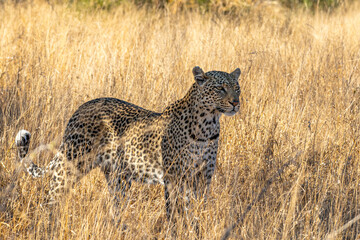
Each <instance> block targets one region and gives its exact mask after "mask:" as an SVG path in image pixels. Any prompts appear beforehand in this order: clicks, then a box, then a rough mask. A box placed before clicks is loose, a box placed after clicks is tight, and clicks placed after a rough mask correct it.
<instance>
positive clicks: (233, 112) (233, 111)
mask: <svg viewBox="0 0 360 240" xmlns="http://www.w3.org/2000/svg"><path fill="white" fill-rule="evenodd" d="M237 112H238V111H235V110H231V111H230V112H224V115H225V116H228V117H231V116H234V115H235V114H236V113H237Z"/></svg>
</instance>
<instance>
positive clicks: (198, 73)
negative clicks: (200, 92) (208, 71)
mask: <svg viewBox="0 0 360 240" xmlns="http://www.w3.org/2000/svg"><path fill="white" fill-rule="evenodd" d="M192 72H193V74H194V78H195V81H196V82H197V83H198V84H199V86H201V85H203V84H204V83H205V82H206V80H207V79H208V77H206V76H205V73H204V71H203V70H202V69H201V68H200V67H198V66H196V67H194V68H193V70H192Z"/></svg>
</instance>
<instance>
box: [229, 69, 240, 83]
mask: <svg viewBox="0 0 360 240" xmlns="http://www.w3.org/2000/svg"><path fill="white" fill-rule="evenodd" d="M240 74H241V70H240V68H237V69H235V70H234V71H233V72H232V73H230V75H231V76H233V77H234V78H235V80H236V81H238V80H239V77H240Z"/></svg>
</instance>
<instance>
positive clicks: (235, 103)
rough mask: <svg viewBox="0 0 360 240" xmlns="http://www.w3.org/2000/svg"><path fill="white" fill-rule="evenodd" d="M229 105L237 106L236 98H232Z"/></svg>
mask: <svg viewBox="0 0 360 240" xmlns="http://www.w3.org/2000/svg"><path fill="white" fill-rule="evenodd" d="M229 103H230V104H231V105H233V106H234V107H235V106H237V105H239V101H237V100H234V101H231V102H229Z"/></svg>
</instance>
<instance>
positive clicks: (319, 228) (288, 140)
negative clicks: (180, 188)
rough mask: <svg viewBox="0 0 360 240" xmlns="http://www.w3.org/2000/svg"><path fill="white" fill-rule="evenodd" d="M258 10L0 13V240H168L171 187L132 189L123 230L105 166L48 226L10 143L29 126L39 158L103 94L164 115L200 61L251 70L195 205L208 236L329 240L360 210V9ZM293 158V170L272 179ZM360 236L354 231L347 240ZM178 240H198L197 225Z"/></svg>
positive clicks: (13, 9) (38, 6) (16, 8)
mask: <svg viewBox="0 0 360 240" xmlns="http://www.w3.org/2000/svg"><path fill="white" fill-rule="evenodd" d="M258 8H259V9H255V10H253V12H252V13H250V14H249V15H248V16H246V17H242V18H232V19H228V18H227V17H225V16H219V15H217V16H213V15H211V14H205V15H202V14H199V13H197V12H196V11H192V12H190V11H189V12H186V11H185V12H181V13H180V12H178V13H175V14H172V13H171V12H162V13H159V12H155V11H146V10H143V9H137V8H136V7H133V6H130V5H121V6H120V7H119V8H117V9H116V10H113V11H111V12H98V13H85V12H81V11H74V10H73V9H71V8H67V7H64V6H59V5H52V6H51V5H49V4H47V3H46V2H42V1H33V2H31V3H27V4H18V5H12V4H3V5H1V8H0V110H1V111H0V187H1V192H0V200H1V202H0V239H25V238H29V239H49V238H55V239H115V238H122V239H154V238H158V239H163V238H165V237H166V236H167V235H166V234H167V231H168V226H167V222H166V217H165V208H164V200H163V190H162V187H161V186H147V185H140V184H134V185H133V186H132V188H131V189H130V191H129V193H128V196H127V198H129V200H128V201H127V206H124V208H123V210H122V213H121V221H122V223H121V225H120V227H117V226H115V225H114V224H113V223H112V222H111V219H110V217H109V208H110V207H111V206H110V203H109V201H108V199H109V198H110V196H109V195H108V192H107V187H106V184H105V181H104V177H103V176H102V175H101V173H100V171H96V170H95V171H93V172H92V173H91V174H89V175H88V176H87V177H85V178H83V179H82V180H81V182H80V183H79V184H78V185H77V186H76V187H75V189H74V190H73V191H72V192H71V193H70V194H68V195H66V196H64V199H63V200H62V201H61V205H60V207H59V208H58V209H55V210H54V211H53V215H52V216H53V217H54V218H55V219H56V222H55V224H49V211H50V210H49V208H47V207H46V206H44V199H45V198H46V197H45V195H46V191H47V190H48V179H46V178H45V179H35V180H34V179H31V177H29V176H27V175H26V174H23V173H19V174H17V173H16V169H17V168H18V167H19V166H18V164H17V162H16V151H15V149H14V144H13V143H14V137H15V134H16V133H17V131H18V130H20V129H27V130H29V131H30V132H31V133H32V143H31V149H35V148H36V147H37V146H39V145H40V144H43V143H49V142H51V141H54V140H55V144H57V145H58V144H59V139H60V138H61V135H62V133H63V132H64V128H65V125H66V121H67V120H68V119H69V117H70V116H71V114H72V113H73V112H74V111H75V110H76V108H77V107H78V106H79V105H80V104H82V103H84V102H85V101H88V100H90V99H93V98H97V97H104V96H111V97H116V98H120V99H123V100H126V101H129V102H132V103H135V104H137V105H140V106H142V107H145V108H148V109H152V110H155V111H161V110H162V109H164V107H165V106H166V105H167V104H169V103H171V102H173V101H174V100H176V99H178V98H180V97H182V96H183V95H184V94H185V93H186V91H187V89H188V88H189V87H190V85H191V84H192V82H193V78H192V74H191V69H192V68H193V67H194V66H196V65H199V66H201V67H202V68H203V69H204V70H205V71H208V70H223V71H232V70H234V69H235V68H236V67H240V68H241V70H242V75H241V80H240V85H241V89H242V93H241V112H240V113H239V114H237V115H236V116H235V117H231V118H227V117H223V118H222V120H221V123H222V127H221V137H220V140H221V144H220V152H219V155H218V164H217V170H216V174H215V176H214V178H213V182H212V185H211V192H210V194H209V197H208V205H207V206H206V207H205V208H203V207H202V203H201V202H200V203H197V204H195V205H194V208H195V211H197V213H198V216H199V218H200V220H199V221H200V223H201V230H202V234H203V235H202V236H203V238H204V239H219V238H221V236H222V234H223V233H224V231H225V229H226V228H227V227H229V226H231V225H232V224H233V223H235V222H237V221H238V220H239V218H241V217H242V216H244V218H243V221H240V222H239V224H238V225H236V226H235V227H234V230H233V231H232V235H231V238H232V239H323V238H325V237H326V236H327V234H329V233H331V232H333V231H335V230H337V229H340V228H341V227H342V226H344V224H346V223H347V222H349V221H350V220H351V219H352V218H354V217H356V216H357V215H358V214H360V196H359V190H360V159H359V157H360V155H359V151H360V146H359V143H360V142H359V136H360V79H359V77H360V69H359V61H360V44H359V39H360V31H359V26H360V12H359V11H358V10H356V9H359V8H357V7H354V8H353V10H349V11H347V12H344V11H339V12H338V13H334V14H332V15H330V16H329V15H326V14H318V15H315V16H313V15H308V14H306V13H297V14H294V13H291V12H287V11H286V10H284V9H281V8H278V7H276V6H275V7H274V6H264V5H260V6H258ZM295 155H298V157H297V158H296V162H297V164H294V165H292V166H291V167H289V168H286V169H285V170H284V171H283V172H282V173H281V174H279V176H276V173H277V172H278V169H279V168H281V167H282V165H283V164H284V163H285V162H287V161H288V160H289V159H292V158H294V156H295ZM51 157H52V153H51V152H45V153H41V154H40V155H39V156H38V158H37V159H35V161H36V162H37V163H38V164H39V165H41V166H43V165H45V164H46V163H48V162H49V160H50V158H51ZM274 174H275V176H276V178H275V179H274V182H273V184H272V185H270V186H268V188H267V191H266V192H265V193H264V194H263V196H262V197H261V198H260V199H259V200H258V201H255V202H254V205H253V206H252V209H251V210H250V211H248V212H247V214H246V215H243V213H244V212H245V211H246V208H247V207H248V206H249V204H251V202H252V201H253V200H254V199H256V197H257V196H258V194H259V193H260V192H261V189H262V188H263V187H264V186H265V185H266V183H267V181H268V180H269V179H270V178H271V177H272V176H274ZM124 223H126V226H127V227H126V228H125V227H124ZM359 232H360V224H359V223H358V222H355V223H354V224H352V225H350V226H349V227H348V228H346V229H345V230H343V231H342V232H340V233H339V235H337V239H355V238H357V237H358V235H359ZM178 235H179V239H195V238H196V234H195V233H194V232H193V231H190V230H189V229H178Z"/></svg>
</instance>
